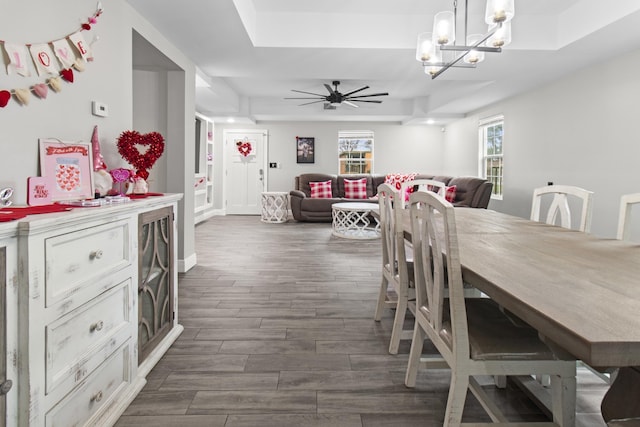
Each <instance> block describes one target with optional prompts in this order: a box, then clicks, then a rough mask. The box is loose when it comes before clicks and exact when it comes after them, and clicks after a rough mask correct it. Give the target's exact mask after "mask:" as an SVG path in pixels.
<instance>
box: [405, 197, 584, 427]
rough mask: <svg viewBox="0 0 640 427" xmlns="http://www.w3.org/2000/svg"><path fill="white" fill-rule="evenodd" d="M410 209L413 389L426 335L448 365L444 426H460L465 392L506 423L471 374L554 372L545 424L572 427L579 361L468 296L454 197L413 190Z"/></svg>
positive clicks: (493, 305)
mask: <svg viewBox="0 0 640 427" xmlns="http://www.w3.org/2000/svg"><path fill="white" fill-rule="evenodd" d="M410 214H411V238H412V241H413V247H414V271H415V275H414V277H415V284H416V315H415V316H416V321H415V327H414V331H413V341H412V343H411V352H410V354H409V363H408V366H407V372H406V377H405V385H406V386H408V387H414V386H415V383H416V377H417V374H418V368H419V367H420V366H421V365H422V364H423V362H424V363H426V366H427V368H429V367H430V366H429V362H430V359H429V358H423V357H422V350H423V343H424V340H425V339H426V338H429V339H431V341H432V342H433V344H434V345H435V347H436V348H437V349H438V352H439V353H440V355H441V356H442V357H443V359H444V360H445V362H446V364H447V365H448V366H449V367H450V368H451V385H450V388H449V397H448V400H447V407H446V412H445V416H444V423H443V424H444V426H459V425H461V419H462V413H463V408H464V404H465V400H466V397H467V390H468V389H470V390H471V392H472V393H473V394H474V395H475V396H476V398H477V399H478V400H479V401H480V402H481V404H482V406H483V408H484V409H485V411H487V413H488V414H489V416H490V417H491V419H492V421H493V422H498V423H504V424H501V425H509V423H508V420H507V419H506V417H505V416H504V414H502V413H501V411H500V410H499V408H498V407H497V406H496V404H495V403H494V402H492V401H491V400H490V399H489V396H488V395H487V393H486V392H485V391H484V390H483V389H482V387H481V386H480V385H479V383H478V382H477V380H476V379H475V378H474V377H475V376H480V375H534V374H550V375H551V376H552V377H551V378H552V380H551V383H552V387H551V392H552V394H553V396H552V402H553V404H552V414H553V421H554V423H555V424H554V423H544V424H545V425H560V426H573V425H574V423H575V402H576V377H575V376H576V362H575V359H571V358H567V359H568V360H561V358H562V357H564V356H563V355H558V354H554V352H553V351H552V350H550V349H549V347H548V346H547V345H545V344H544V343H543V342H542V341H541V340H540V339H539V338H538V333H537V331H536V330H534V329H533V328H530V327H529V326H528V325H526V324H525V323H524V322H522V321H521V320H519V319H515V318H513V317H512V318H509V317H508V315H507V314H505V313H503V311H502V310H501V309H500V307H499V306H498V305H497V304H496V303H495V302H494V301H493V300H491V299H489V298H467V299H465V298H464V289H463V282H462V270H461V264H460V254H459V250H458V240H457V234H456V222H455V214H454V208H453V206H452V205H451V204H450V203H449V202H447V201H445V200H444V199H443V198H442V197H440V196H438V195H436V194H434V193H430V192H416V193H413V194H412V195H411V197H410ZM443 254H446V256H444V255H443ZM469 256H473V255H472V254H469ZM447 287H448V289H447ZM447 296H448V298H447ZM514 320H517V321H514ZM427 370H428V369H427ZM475 425H478V424H475ZM518 425H521V423H518ZM536 425H542V424H536Z"/></svg>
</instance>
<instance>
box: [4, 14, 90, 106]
mask: <svg viewBox="0 0 640 427" xmlns="http://www.w3.org/2000/svg"><path fill="white" fill-rule="evenodd" d="M102 12H103V9H102V4H101V3H100V2H98V8H97V10H96V11H95V13H94V14H93V15H92V16H90V17H89V18H87V21H86V22H85V23H83V24H81V26H80V29H79V30H78V31H89V30H91V25H93V24H96V23H97V22H98V17H99V16H100V15H102ZM72 35H73V33H70V34H68V35H67V36H65V38H68V37H70V36H72ZM2 42H3V40H0V44H2ZM49 43H52V42H49ZM72 44H73V43H72ZM27 46H30V45H29V44H27ZM86 60H87V61H91V60H92V58H87V59H86ZM85 65H86V63H85V60H83V59H82V58H76V60H75V61H74V63H73V65H72V67H73V68H75V69H76V70H77V71H79V72H82V71H84V70H85ZM61 78H62V79H64V80H65V81H66V82H68V83H73V79H74V75H73V69H72V68H67V69H63V70H62V71H60V75H59V76H55V77H52V78H51V79H49V80H47V81H46V83H48V84H49V86H51V89H52V90H53V91H54V92H60V91H61V90H62V85H61ZM29 91H31V92H33V93H35V94H36V96H38V98H40V99H46V97H47V92H48V89H47V87H46V85H45V84H44V83H39V84H36V85H34V86H32V87H30V88H28V89H27V88H24V89H12V90H4V89H3V90H0V108H4V107H6V106H7V105H8V104H9V101H10V100H11V95H12V94H13V95H14V96H15V98H16V100H17V101H18V104H20V105H27V104H29V95H30V94H29Z"/></svg>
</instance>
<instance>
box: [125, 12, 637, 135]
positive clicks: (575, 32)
mask: <svg viewBox="0 0 640 427" xmlns="http://www.w3.org/2000/svg"><path fill="white" fill-rule="evenodd" d="M128 2H129V3H130V4H131V5H132V6H133V7H134V8H135V9H136V10H137V11H138V12H139V13H140V14H141V15H142V16H144V17H145V18H146V19H148V20H149V21H150V22H151V23H152V24H153V25H154V26H155V27H156V28H157V29H159V30H160V31H161V32H162V33H163V34H164V35H165V36H166V37H167V38H168V39H169V40H170V41H171V42H172V43H173V44H175V45H176V46H177V47H178V48H180V49H181V50H182V51H183V52H184V54H185V55H187V56H188V57H189V58H190V59H191V60H192V61H193V62H194V63H195V64H196V67H197V68H198V74H199V75H200V76H201V77H202V78H203V79H204V80H205V81H206V82H207V83H208V84H209V85H210V87H200V88H197V89H196V98H197V99H196V104H197V110H198V111H199V112H200V113H202V114H204V115H206V116H209V117H211V118H214V119H215V120H226V119H227V118H234V119H235V120H236V122H256V121H265V120H288V121H291V120H313V121H316V120H320V121H323V120H350V121H392V122H400V123H405V124H422V123H426V121H427V119H433V120H435V123H436V124H442V123H446V122H448V121H451V120H454V119H456V118H459V117H463V116H464V115H465V114H467V113H468V112H470V111H473V110H476V109H478V108H481V107H484V106H486V105H489V104H491V103H494V102H496V101H499V100H501V99H504V98H507V97H510V96H513V95H515V94H518V93H520V92H522V91H525V90H529V89H532V88H534V87H536V86H539V85H541V84H543V83H545V82H548V81H552V80H555V79H557V78H559V77H561V76H563V75H566V74H568V73H571V72H573V71H575V70H577V69H580V68H582V67H585V66H588V65H591V64H596V63H597V62H598V61H606V60H607V59H608V58H611V57H613V56H615V55H619V54H622V53H624V52H628V51H632V50H635V49H639V48H640V1H638V0H615V1H607V2H604V1H602V0H516V6H515V7H516V9H515V11H516V15H515V18H514V19H513V23H512V32H513V43H512V44H511V45H510V46H508V47H506V48H505V49H504V51H503V52H502V53H499V54H498V53H488V54H487V55H486V59H485V61H484V62H483V63H481V64H480V65H479V66H478V68H476V69H449V70H448V71H446V72H445V73H444V74H442V75H441V76H440V77H438V78H437V79H435V80H431V78H430V77H429V76H427V75H425V74H424V72H423V70H422V66H421V65H420V63H418V62H417V61H416V60H415V43H416V36H417V34H418V33H420V32H424V31H431V27H432V21H433V15H434V14H435V13H437V12H439V11H441V10H452V9H453V1H451V0H421V1H418V0H393V1H389V0H322V1H319V0H206V1H205V0H182V1H171V0H128ZM464 3H465V2H464V0H459V1H458V7H459V9H461V10H460V11H461V12H462V11H463V10H464ZM469 3H470V5H469V32H470V33H473V32H486V26H485V24H484V19H483V15H484V4H485V2H484V1H481V0H470V1H469ZM333 80H340V81H341V85H340V91H341V92H343V93H345V92H349V91H351V90H355V89H358V88H360V87H362V86H365V85H367V86H370V89H368V90H366V91H363V92H362V94H367V93H374V92H389V96H386V97H383V98H380V99H382V100H383V102H382V104H361V107H360V108H351V107H348V106H345V105H342V106H340V107H338V109H336V110H334V111H328V110H324V109H323V104H322V103H318V104H312V105H307V106H299V104H301V103H303V102H305V101H297V100H285V99H284V98H285V97H292V96H304V95H299V94H296V93H294V92H291V89H297V90H302V91H307V92H314V93H325V92H326V89H324V86H323V85H324V84H325V83H329V84H330V83H331V81H333ZM594 84H597V82H594Z"/></svg>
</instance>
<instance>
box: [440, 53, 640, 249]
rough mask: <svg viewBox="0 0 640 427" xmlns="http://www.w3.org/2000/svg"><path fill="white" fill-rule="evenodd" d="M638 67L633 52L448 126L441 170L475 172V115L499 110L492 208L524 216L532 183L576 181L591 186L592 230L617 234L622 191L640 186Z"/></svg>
mask: <svg viewBox="0 0 640 427" xmlns="http://www.w3.org/2000/svg"><path fill="white" fill-rule="evenodd" d="M639 67H640V51H635V52H632V53H630V54H626V55H624V56H622V57H619V58H616V59H614V60H612V61H608V62H606V63H603V64H601V65H598V66H597V67H594V68H589V69H585V70H582V71H580V72H578V73H576V74H574V75H571V76H569V77H564V78H561V79H559V80H557V81H555V82H554V83H552V84H550V85H547V86H544V87H540V88H537V89H535V90H533V91H531V92H528V93H526V94H523V95H520V96H517V97H514V98H511V99H509V100H506V101H504V102H501V103H499V104H496V105H493V106H491V107H490V108H485V109H482V110H481V111H477V112H475V113H474V114H471V115H469V116H468V117H467V118H465V119H463V120H460V121H457V122H455V123H453V124H451V125H449V126H448V127H447V130H446V133H445V147H446V149H445V152H444V159H445V162H444V165H443V166H444V168H445V169H446V170H447V171H448V172H451V173H453V174H458V173H473V172H474V170H477V163H476V164H474V162H477V160H475V159H477V155H474V154H475V153H477V150H478V148H477V147H478V121H479V120H480V119H482V118H485V117H490V116H492V115H495V114H504V118H505V130H504V132H505V136H504V141H505V142H504V161H505V168H504V199H503V200H502V201H497V200H492V201H491V203H490V205H489V207H490V208H492V209H496V210H499V211H503V212H507V213H511V214H514V215H518V216H522V217H529V214H530V209H531V194H532V191H533V189H534V188H536V187H540V186H544V185H546V184H547V182H548V181H552V182H554V183H556V184H567V185H576V186H579V187H583V188H585V189H588V190H591V191H593V192H594V206H593V223H592V227H591V231H592V233H593V234H596V235H599V236H602V237H614V236H615V232H616V227H617V222H618V211H619V202H620V196H621V195H622V194H626V193H636V192H640V168H639V167H638V159H640V141H639V136H638V135H639V133H638V111H639V110H638V103H639V102H640V101H639V100H640V79H639V78H638V75H637V70H638V68H639ZM636 210H638V209H636ZM639 214H640V213H639V212H634V214H633V218H634V220H635V223H638V224H639V225H640V215H639ZM638 228H639V227H638V226H636V227H635V231H634V236H639V235H640V233H638V231H640V230H638ZM634 238H635V237H634Z"/></svg>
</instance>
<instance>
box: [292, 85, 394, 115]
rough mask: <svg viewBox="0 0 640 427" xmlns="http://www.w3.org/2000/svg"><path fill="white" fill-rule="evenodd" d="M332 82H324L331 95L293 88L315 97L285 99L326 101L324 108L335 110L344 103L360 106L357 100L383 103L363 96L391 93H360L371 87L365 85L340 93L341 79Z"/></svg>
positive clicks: (313, 102) (306, 103)
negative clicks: (329, 83)
mask: <svg viewBox="0 0 640 427" xmlns="http://www.w3.org/2000/svg"><path fill="white" fill-rule="evenodd" d="M331 84H333V87H331V86H329V85H328V84H326V83H325V84H324V87H325V88H326V89H327V91H328V92H329V95H322V94H320V93H313V92H305V91H303V90H295V89H292V90H291V91H292V92H297V93H303V94H306V95H313V97H312V98H310V97H296V98H285V99H310V100H312V101H310V102H305V103H303V104H300V106H302V105H310V104H316V103H318V102H324V106H325V108H324V109H325V110H335V109H336V107H338V106H340V105H342V104H344V105H348V106H350V107H353V108H358V105H357V104H356V102H368V103H373V104H380V103H382V101H380V100H377V99H362V98H371V97H374V96H387V95H389V94H388V93H387V92H380V93H371V94H368V95H360V94H359V93H360V92H362V91H363V90H365V89H369V86H363V87H361V88H360V89H356V90H352V91H351V92H347V93H340V92H339V91H338V85H340V81H338V80H334V81H333V82H331ZM327 106H329V108H327ZM331 107H332V108H331Z"/></svg>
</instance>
